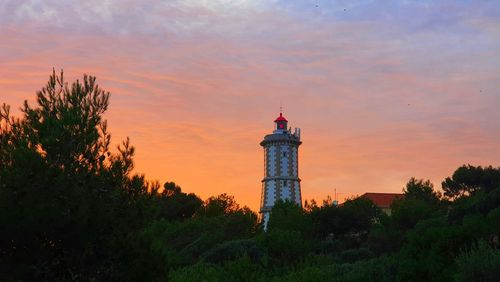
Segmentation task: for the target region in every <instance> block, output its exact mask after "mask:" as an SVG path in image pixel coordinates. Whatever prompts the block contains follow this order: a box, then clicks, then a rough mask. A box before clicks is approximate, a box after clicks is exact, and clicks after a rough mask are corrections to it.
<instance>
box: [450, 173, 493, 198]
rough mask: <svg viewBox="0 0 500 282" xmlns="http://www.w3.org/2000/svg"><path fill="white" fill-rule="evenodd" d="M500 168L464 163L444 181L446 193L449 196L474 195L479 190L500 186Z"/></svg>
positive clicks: (488, 190) (487, 190) (486, 190)
mask: <svg viewBox="0 0 500 282" xmlns="http://www.w3.org/2000/svg"><path fill="white" fill-rule="evenodd" d="M499 183H500V168H494V167H492V166H487V167H484V168H483V167H481V166H477V167H475V166H471V165H463V166H461V167H459V168H458V169H457V170H455V172H454V173H453V175H452V176H451V178H450V177H447V178H446V179H445V180H444V181H443V182H442V186H443V191H444V195H445V196H447V197H449V198H457V197H462V196H468V195H473V194H475V193H476V192H477V191H484V192H486V193H488V192H490V191H491V190H493V189H496V188H498V187H500V185H499Z"/></svg>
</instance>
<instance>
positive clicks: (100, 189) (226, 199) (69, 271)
mask: <svg viewBox="0 0 500 282" xmlns="http://www.w3.org/2000/svg"><path fill="white" fill-rule="evenodd" d="M108 101H109V93H107V92H105V91H103V90H102V89H101V88H99V87H98V85H97V84H96V82H95V78H94V77H90V76H85V77H84V78H83V81H76V82H75V83H73V84H72V85H71V86H69V85H67V84H66V83H65V82H64V81H63V75H62V73H61V74H60V75H56V74H55V73H54V74H53V75H52V76H51V77H50V79H49V82H48V83H47V85H46V86H45V87H44V88H43V89H42V90H41V91H40V92H38V93H37V105H36V106H35V107H32V106H30V105H29V104H28V103H27V102H25V103H24V106H23V107H22V113H23V116H22V117H21V118H14V117H12V116H11V115H10V108H9V107H8V106H6V105H4V106H3V107H2V109H1V110H0V277H2V280H4V281H5V280H7V281H13V280H16V281H18V280H29V281H31V280H42V281H61V280H63V281H66V280H84V281H88V280H97V281H108V280H109V281H156V280H160V281H161V280H163V281H165V280H171V281H202V280H206V281H428V280H431V281H450V280H456V281H495V280H496V278H498V277H500V249H499V248H500V246H499V239H498V238H499V235H500V168H494V167H491V166H488V167H480V166H478V167H476V166H470V165H464V166H462V167H459V168H458V169H457V170H456V171H455V172H454V173H453V175H452V176H451V177H449V178H446V179H445V180H444V181H443V183H442V189H443V192H444V195H441V194H440V193H439V192H437V191H436V190H435V189H434V187H433V185H432V184H431V183H430V182H429V181H425V180H419V179H414V178H412V179H410V180H409V182H408V183H407V184H406V187H405V188H404V190H403V191H404V194H405V197H404V198H402V199H400V200H398V201H397V202H395V203H394V204H393V207H392V215H391V216H388V215H386V214H385V213H383V212H381V211H380V210H379V209H378V208H377V207H376V206H375V205H374V204H373V203H372V202H371V201H369V200H367V199H362V198H356V199H350V200H348V201H346V202H345V203H343V204H342V205H340V206H335V205H333V204H332V201H331V200H329V199H326V200H324V201H323V203H322V204H321V205H318V204H316V203H315V202H314V201H313V202H312V203H308V204H306V205H305V208H304V209H302V208H299V207H298V206H296V205H294V204H292V203H289V202H280V203H277V204H276V206H275V208H274V209H273V212H272V216H271V219H270V222H269V226H268V230H267V231H266V232H263V231H262V227H261V226H260V225H259V222H258V218H257V215H256V214H255V213H254V212H253V211H251V210H250V209H248V208H246V207H240V206H239V205H238V204H237V203H236V202H235V201H234V198H233V197H231V196H228V195H226V194H223V195H219V196H215V197H211V198H209V199H207V200H206V201H202V200H201V199H200V198H199V197H198V196H196V195H194V194H187V193H184V192H182V190H181V188H180V187H178V186H177V185H176V184H175V183H172V182H167V183H165V184H164V185H163V186H162V185H160V184H159V183H157V182H148V181H146V180H145V177H144V176H143V175H137V174H133V173H132V169H133V156H134V148H133V147H132V146H131V145H130V144H129V141H128V140H126V141H124V142H123V143H122V145H121V146H119V147H118V150H117V152H116V153H112V152H111V151H110V148H109V146H110V138H111V137H110V134H109V132H108V131H107V125H106V121H105V120H103V113H104V112H105V111H106V109H107V107H108ZM496 281H497V280H496Z"/></svg>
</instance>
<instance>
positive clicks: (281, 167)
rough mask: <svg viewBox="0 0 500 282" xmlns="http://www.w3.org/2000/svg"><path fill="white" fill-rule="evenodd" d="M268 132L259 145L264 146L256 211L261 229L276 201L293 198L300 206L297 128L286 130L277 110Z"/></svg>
mask: <svg viewBox="0 0 500 282" xmlns="http://www.w3.org/2000/svg"><path fill="white" fill-rule="evenodd" d="M274 123H275V129H274V131H273V133H272V134H268V135H266V136H265V137H264V140H262V142H260V145H261V146H262V147H264V179H262V195H261V202H260V213H261V217H262V220H263V222H264V228H266V227H267V223H268V222H269V215H270V212H271V210H272V208H273V206H274V203H275V202H276V201H278V200H283V201H286V200H288V201H293V202H295V203H297V204H298V205H299V206H300V207H301V206H302V196H301V190H300V178H299V162H298V157H299V146H300V144H302V142H301V141H300V128H296V129H295V130H294V132H293V133H292V132H291V129H288V121H287V120H286V118H285V117H284V116H283V114H282V113H280V116H279V117H278V118H276V120H275V121H274Z"/></svg>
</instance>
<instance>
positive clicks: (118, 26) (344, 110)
mask: <svg viewBox="0 0 500 282" xmlns="http://www.w3.org/2000/svg"><path fill="white" fill-rule="evenodd" d="M317 2H318V3H319V4H318V5H319V7H315V5H316V4H314V1H286V3H285V2H280V1H141V2H136V1H99V2H96V1H85V2H80V1H65V2H60V1H34V0H32V1H7V2H3V4H0V37H1V38H2V39H5V40H2V41H1V42H0V77H1V78H2V79H1V80H0V98H1V99H0V100H1V101H0V102H4V101H5V102H7V103H9V104H11V105H12V106H13V107H14V108H15V107H17V105H20V104H21V101H22V100H24V99H30V100H31V101H32V100H33V98H34V93H35V91H36V90H39V89H40V88H41V87H43V85H44V84H45V82H46V79H47V77H48V75H49V74H50V72H51V70H52V67H55V68H56V69H60V68H63V69H64V70H65V76H66V77H67V79H68V81H71V80H74V79H77V78H79V77H81V75H82V74H83V73H88V74H92V75H96V76H97V79H98V83H99V84H100V85H101V86H102V87H103V88H104V89H106V90H109V91H111V92H112V97H111V105H110V109H109V112H108V113H107V118H108V119H109V124H110V130H111V132H112V133H113V141H114V142H116V143H118V142H119V141H120V140H122V139H124V138H125V137H126V136H127V135H128V136H130V137H131V140H132V143H133V144H134V145H135V146H136V147H137V166H136V170H137V171H138V172H145V173H146V175H147V176H148V178H151V179H160V180H161V181H167V180H169V181H172V180H173V181H176V182H178V183H179V184H180V185H181V186H182V187H183V189H184V190H186V191H190V192H195V193H198V194H200V195H202V196H203V197H208V196H210V195H214V194H217V193H223V192H227V193H229V194H234V195H235V196H236V199H237V200H238V201H239V202H241V203H243V204H248V205H250V206H251V207H252V208H253V209H255V210H256V209H258V203H259V197H260V179H261V178H262V169H263V168H262V166H263V163H262V148H260V146H259V142H260V141H261V138H262V137H263V136H264V135H265V134H268V133H269V132H271V130H272V126H273V123H272V121H273V120H274V118H275V115H277V111H278V109H279V104H280V101H281V102H282V103H283V105H284V109H285V115H286V116H287V118H288V119H289V120H290V122H291V125H292V126H298V127H301V128H302V132H303V139H304V143H303V145H302V147H301V153H300V162H301V167H300V171H301V178H302V179H303V182H302V185H303V197H304V198H309V199H310V198H312V197H314V198H317V199H321V198H324V197H325V196H326V195H327V194H330V195H331V194H333V190H332V189H333V188H337V191H338V192H342V193H345V194H344V196H348V195H352V194H362V193H363V192H366V191H392V192H398V191H400V190H401V188H402V187H403V186H404V183H405V181H407V180H408V179H409V178H410V177H412V176H416V177H425V178H431V179H432V180H433V181H434V182H436V183H437V184H438V183H439V181H440V180H441V179H442V178H444V177H445V176H447V175H449V174H450V173H451V172H452V171H453V170H454V169H455V168H456V167H458V166H459V165H461V164H462V163H468V162H472V163H476V164H484V165H488V164H493V165H495V162H498V159H499V157H500V155H499V154H500V153H498V152H500V150H499V149H500V148H499V147H500V145H499V144H498V142H497V140H499V137H500V136H499V135H500V130H499V129H500V128H499V123H498V122H497V121H498V120H499V119H500V112H499V111H498V110H497V109H496V106H497V105H498V104H499V102H500V100H499V99H500V94H499V93H498V89H497V86H498V85H499V82H500V76H499V75H498V74H499V73H500V62H499V58H498V56H496V54H497V53H498V50H500V49H499V47H500V37H499V33H498V32H497V30H498V29H497V28H496V26H497V25H498V20H497V19H496V18H495V15H496V13H497V11H498V10H499V8H498V6H499V5H495V4H492V3H493V2H488V3H481V4H477V3H475V4H474V5H472V4H468V3H459V4H454V3H455V2H454V1H453V2H452V1H442V2H440V3H439V4H435V3H433V2H432V3H431V2H428V1H425V2H422V1H419V2H414V1H411V2H408V1H397V2H385V1H384V2H383V3H382V2H380V1H331V2H330V1H328V2H327V1H317ZM381 3H382V4H381ZM344 7H346V8H345V9H346V11H344ZM469 8H470V9H471V10H470V9H469ZM471 11H473V12H471ZM442 13H446V15H441V14H442ZM438 186H439V185H438Z"/></svg>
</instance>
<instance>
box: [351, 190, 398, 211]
mask: <svg viewBox="0 0 500 282" xmlns="http://www.w3.org/2000/svg"><path fill="white" fill-rule="evenodd" d="M360 197H363V198H367V199H370V200H372V202H373V203H375V205H377V206H378V207H380V208H389V207H390V206H391V204H392V202H393V201H394V200H395V199H398V198H402V197H403V194H400V193H364V194H363V195H361V196H360Z"/></svg>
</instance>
